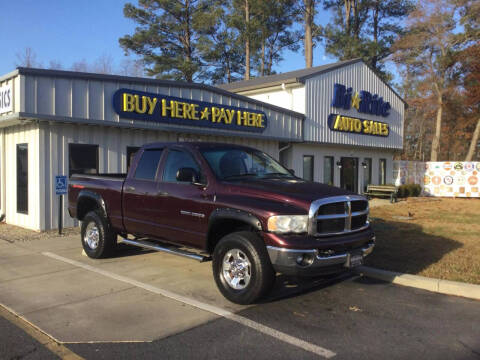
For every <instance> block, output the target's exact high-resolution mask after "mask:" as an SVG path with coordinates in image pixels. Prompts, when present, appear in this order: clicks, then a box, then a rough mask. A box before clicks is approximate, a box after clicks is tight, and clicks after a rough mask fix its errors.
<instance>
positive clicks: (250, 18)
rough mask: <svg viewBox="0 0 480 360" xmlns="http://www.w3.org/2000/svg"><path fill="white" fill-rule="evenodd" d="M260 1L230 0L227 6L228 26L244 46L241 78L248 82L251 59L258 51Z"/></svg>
mask: <svg viewBox="0 0 480 360" xmlns="http://www.w3.org/2000/svg"><path fill="white" fill-rule="evenodd" d="M260 4H261V0H232V2H231V3H230V4H229V5H230V7H231V10H230V13H231V15H230V21H229V23H230V25H231V26H232V27H234V28H235V29H236V30H237V32H238V34H239V37H240V39H241V41H242V43H243V46H244V62H245V71H244V75H243V78H244V79H245V80H250V75H251V68H252V67H251V57H252V53H254V54H255V53H256V52H257V51H258V49H259V41H258V40H259V32H260V24H259V21H258V15H259V8H260V7H261V5H260Z"/></svg>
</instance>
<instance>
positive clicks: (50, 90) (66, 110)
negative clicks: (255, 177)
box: [24, 74, 303, 141]
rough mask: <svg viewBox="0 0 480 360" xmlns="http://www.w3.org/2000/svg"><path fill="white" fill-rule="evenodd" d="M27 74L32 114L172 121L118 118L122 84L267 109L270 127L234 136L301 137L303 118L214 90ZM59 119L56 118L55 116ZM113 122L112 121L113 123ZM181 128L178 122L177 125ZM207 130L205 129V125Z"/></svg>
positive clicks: (156, 125)
mask: <svg viewBox="0 0 480 360" xmlns="http://www.w3.org/2000/svg"><path fill="white" fill-rule="evenodd" d="M24 76H25V98H26V103H25V112H26V113H28V114H31V115H33V116H34V115H46V116H55V117H58V116H60V117H65V118H66V119H67V118H71V119H72V120H73V121H78V120H83V121H89V120H90V121H95V122H97V121H106V122H118V123H122V124H135V125H136V126H138V127H140V128H141V127H148V128H154V129H155V128H158V129H162V128H163V129H165V128H168V127H171V126H173V125H168V124H161V123H155V122H145V121H139V120H135V121H134V120H130V119H125V118H119V116H118V115H117V114H116V113H115V112H114V109H113V94H114V93H115V91H116V90H118V89H120V88H127V89H134V90H140V91H146V92H151V93H156V94H164V95H170V96H177V97H181V98H185V99H191V100H199V101H206V102H211V103H216V104H221V105H230V106H237V107H243V108H249V109H255V110H261V111H264V112H265V114H266V115H267V118H268V122H269V124H268V128H267V129H266V130H265V131H264V132H263V133H262V134H258V133H252V132H243V131H230V132H231V134H232V136H241V137H257V138H259V137H267V138H277V139H279V138H282V139H283V138H284V139H286V140H292V141H300V140H302V131H303V126H302V119H301V118H300V116H293V115H288V114H285V113H283V112H280V111H275V110H272V109H270V108H268V107H266V106H263V105H261V104H258V103H253V102H249V101H243V100H239V99H236V98H233V97H231V96H227V95H223V94H219V93H215V92H213V91H209V90H204V89H196V88H183V87H175V86H165V85H162V86H156V85H151V84H139V83H129V82H126V81H113V80H112V81H106V80H104V81H99V80H95V79H92V80H88V79H87V80H86V79H78V78H70V77H68V78H67V77H66V78H62V77H53V76H47V75H45V76H33V75H29V74H27V75H24ZM55 120H57V119H55ZM110 125H111V124H110ZM177 128H178V125H177ZM182 128H185V131H189V130H191V131H195V130H201V129H202V128H201V127H198V126H182ZM204 130H205V129H204ZM208 131H209V132H210V133H212V134H214V133H215V132H222V131H223V133H225V131H226V130H225V129H221V130H217V129H211V128H208Z"/></svg>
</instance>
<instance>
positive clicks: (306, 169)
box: [303, 155, 313, 181]
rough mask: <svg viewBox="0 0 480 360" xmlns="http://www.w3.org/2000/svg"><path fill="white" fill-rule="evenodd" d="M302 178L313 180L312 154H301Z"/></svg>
mask: <svg viewBox="0 0 480 360" xmlns="http://www.w3.org/2000/svg"><path fill="white" fill-rule="evenodd" d="M303 178H304V179H305V180H308V181H313V156H312V155H303Z"/></svg>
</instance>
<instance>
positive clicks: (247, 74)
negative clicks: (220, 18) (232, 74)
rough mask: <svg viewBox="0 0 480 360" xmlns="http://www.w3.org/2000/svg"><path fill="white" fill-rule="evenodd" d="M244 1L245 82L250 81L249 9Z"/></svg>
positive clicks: (246, 1)
mask: <svg viewBox="0 0 480 360" xmlns="http://www.w3.org/2000/svg"><path fill="white" fill-rule="evenodd" d="M248 5H249V4H248V0H245V32H246V34H245V36H246V38H245V76H244V79H245V80H250V9H249V6H248Z"/></svg>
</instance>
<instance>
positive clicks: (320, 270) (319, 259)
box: [267, 236, 375, 276]
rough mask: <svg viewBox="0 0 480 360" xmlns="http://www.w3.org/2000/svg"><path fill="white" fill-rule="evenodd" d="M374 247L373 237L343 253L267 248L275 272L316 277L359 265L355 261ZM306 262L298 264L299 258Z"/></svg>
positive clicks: (361, 258)
mask: <svg viewBox="0 0 480 360" xmlns="http://www.w3.org/2000/svg"><path fill="white" fill-rule="evenodd" d="M374 247H375V236H372V238H371V239H370V241H369V242H367V243H365V244H364V245H362V246H361V247H359V248H355V249H351V250H348V251H345V252H337V251H321V250H319V249H308V250H304V249H286V248H280V247H274V246H267V251H268V255H269V256H270V261H271V263H272V265H273V267H274V269H275V271H277V272H280V273H282V274H285V275H296V276H316V275H322V274H329V273H335V272H339V271H341V270H345V269H346V268H349V267H353V266H355V265H360V264H359V263H358V262H357V263H356V264H355V263H354V262H353V261H352V260H353V259H355V261H358V260H361V261H362V262H363V259H364V258H365V257H366V256H368V255H369V254H370V253H371V252H372V251H373V248H374ZM302 257H303V258H304V259H306V260H307V261H302V262H300V261H299V259H301V258H302Z"/></svg>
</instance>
